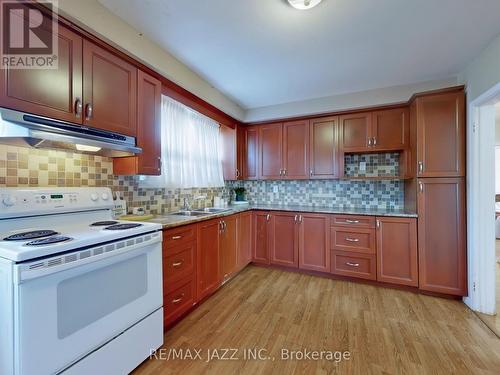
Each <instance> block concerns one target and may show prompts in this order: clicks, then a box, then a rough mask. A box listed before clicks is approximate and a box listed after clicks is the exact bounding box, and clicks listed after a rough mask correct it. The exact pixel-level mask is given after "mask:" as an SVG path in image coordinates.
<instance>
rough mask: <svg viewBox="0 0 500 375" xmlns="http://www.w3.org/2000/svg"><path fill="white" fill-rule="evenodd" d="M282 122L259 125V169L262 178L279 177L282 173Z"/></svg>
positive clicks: (273, 178) (271, 178) (274, 178)
mask: <svg viewBox="0 0 500 375" xmlns="http://www.w3.org/2000/svg"><path fill="white" fill-rule="evenodd" d="M282 154H283V124H281V123H279V124H267V125H261V126H259V170H260V178H261V179H263V180H276V179H280V178H281V177H282V174H283V167H282V159H281V155H282Z"/></svg>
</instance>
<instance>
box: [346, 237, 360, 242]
mask: <svg viewBox="0 0 500 375" xmlns="http://www.w3.org/2000/svg"><path fill="white" fill-rule="evenodd" d="M345 240H346V241H349V242H359V238H349V237H346V238H345Z"/></svg>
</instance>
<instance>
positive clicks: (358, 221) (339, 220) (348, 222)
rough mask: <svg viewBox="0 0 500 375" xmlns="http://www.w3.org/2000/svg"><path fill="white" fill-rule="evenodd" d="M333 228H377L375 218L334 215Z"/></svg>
mask: <svg viewBox="0 0 500 375" xmlns="http://www.w3.org/2000/svg"><path fill="white" fill-rule="evenodd" d="M331 225H332V226H339V225H341V226H347V227H356V228H375V216H356V215H333V216H332V221H331Z"/></svg>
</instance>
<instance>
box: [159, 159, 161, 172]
mask: <svg viewBox="0 0 500 375" xmlns="http://www.w3.org/2000/svg"><path fill="white" fill-rule="evenodd" d="M158 171H159V172H161V156H158Z"/></svg>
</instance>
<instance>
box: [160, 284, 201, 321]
mask: <svg viewBox="0 0 500 375" xmlns="http://www.w3.org/2000/svg"><path fill="white" fill-rule="evenodd" d="M168 285H169V286H168V288H167V289H165V290H164V291H163V314H164V315H163V316H164V317H163V321H164V326H165V327H168V326H169V325H171V324H172V323H173V322H175V320H177V319H178V318H179V317H181V316H182V315H183V314H184V313H185V312H186V311H188V310H189V309H190V308H191V307H193V305H194V304H195V302H196V284H195V278H193V277H188V278H185V279H182V280H179V281H176V282H175V283H170V284H168Z"/></svg>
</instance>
